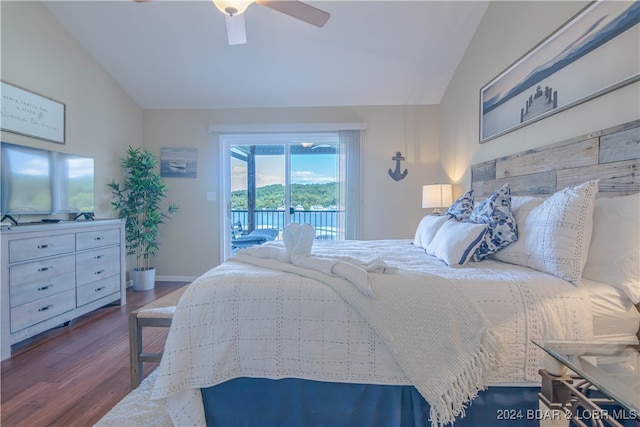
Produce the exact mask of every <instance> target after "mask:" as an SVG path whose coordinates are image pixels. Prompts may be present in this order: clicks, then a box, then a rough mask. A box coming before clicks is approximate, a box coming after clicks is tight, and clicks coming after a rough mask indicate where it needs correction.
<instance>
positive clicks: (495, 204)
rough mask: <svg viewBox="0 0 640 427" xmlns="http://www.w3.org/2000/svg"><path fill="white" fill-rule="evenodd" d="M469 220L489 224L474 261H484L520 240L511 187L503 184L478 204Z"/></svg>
mask: <svg viewBox="0 0 640 427" xmlns="http://www.w3.org/2000/svg"><path fill="white" fill-rule="evenodd" d="M469 221H471V222H474V223H476V224H487V225H488V226H489V228H487V233H486V234H485V235H484V239H483V240H482V242H481V243H480V246H479V247H478V249H476V252H475V253H474V254H473V257H472V258H471V260H472V261H477V262H478V261H482V260H484V259H486V258H487V257H488V256H489V255H491V254H493V253H496V252H498V251H499V250H500V249H502V248H504V247H506V246H507V245H509V244H511V243H513V242H515V241H516V240H518V229H517V227H516V220H515V218H514V217H513V213H512V212H511V188H510V187H509V184H505V185H503V186H502V187H501V188H500V189H499V190H498V191H496V192H495V193H493V194H492V195H491V196H489V197H487V198H486V199H485V200H483V201H482V202H480V203H478V204H476V206H475V207H474V208H473V212H471V216H470V217H469Z"/></svg>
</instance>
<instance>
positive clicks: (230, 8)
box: [212, 0, 253, 16]
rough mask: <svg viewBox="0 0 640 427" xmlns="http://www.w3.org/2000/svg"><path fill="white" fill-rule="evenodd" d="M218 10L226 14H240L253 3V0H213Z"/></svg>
mask: <svg viewBox="0 0 640 427" xmlns="http://www.w3.org/2000/svg"><path fill="white" fill-rule="evenodd" d="M212 1H213V4H215V5H216V7H217V8H218V10H219V11H220V12H222V13H224V14H225V15H229V16H232V15H239V14H241V13H243V12H244V11H245V10H247V8H248V7H249V6H250V5H251V3H253V0H212Z"/></svg>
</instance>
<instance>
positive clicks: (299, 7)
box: [256, 0, 331, 27]
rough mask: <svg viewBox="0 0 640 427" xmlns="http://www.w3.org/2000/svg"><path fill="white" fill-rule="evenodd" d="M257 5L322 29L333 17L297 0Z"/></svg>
mask: <svg viewBox="0 0 640 427" xmlns="http://www.w3.org/2000/svg"><path fill="white" fill-rule="evenodd" d="M256 3H257V4H260V5H262V6H266V7H268V8H270V9H273V10H277V11H278V12H282V13H284V14H285V15H289V16H292V17H294V18H296V19H299V20H301V21H304V22H306V23H308V24H311V25H315V26H316V27H322V26H323V25H324V24H326V22H327V21H328V20H329V17H331V15H330V14H329V13H327V12H325V11H324V10H320V9H318V8H316V7H313V6H311V5H309V4H306V3H303V2H301V1H295V0H284V1H282V0H256Z"/></svg>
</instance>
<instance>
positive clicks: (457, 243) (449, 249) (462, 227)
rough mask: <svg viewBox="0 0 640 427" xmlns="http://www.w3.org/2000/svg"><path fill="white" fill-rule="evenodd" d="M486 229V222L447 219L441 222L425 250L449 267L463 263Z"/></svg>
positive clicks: (480, 240)
mask: <svg viewBox="0 0 640 427" xmlns="http://www.w3.org/2000/svg"><path fill="white" fill-rule="evenodd" d="M486 231H487V225H486V224H474V223H472V222H458V221H456V220H455V219H449V220H448V221H446V222H445V223H444V224H442V227H440V229H439V230H438V232H437V233H436V235H435V236H434V237H433V240H432V241H431V243H429V244H428V245H427V247H426V249H425V250H426V252H427V254H429V255H433V256H435V257H438V258H440V259H441V260H442V261H444V262H445V263H446V264H447V265H448V266H449V267H458V266H461V265H465V264H466V263H467V261H469V258H471V255H473V253H474V252H475V250H476V249H477V248H478V246H479V245H480V242H482V239H483V237H484V235H485V233H486Z"/></svg>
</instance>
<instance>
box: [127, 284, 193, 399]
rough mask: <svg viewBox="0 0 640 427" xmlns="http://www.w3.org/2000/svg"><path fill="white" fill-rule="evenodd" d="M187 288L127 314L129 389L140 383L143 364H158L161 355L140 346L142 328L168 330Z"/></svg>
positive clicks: (184, 287)
mask: <svg viewBox="0 0 640 427" xmlns="http://www.w3.org/2000/svg"><path fill="white" fill-rule="evenodd" d="M185 289H187V286H183V287H182V288H180V289H178V290H175V291H173V292H171V293H169V294H167V295H165V296H163V297H162V298H158V299H157V300H155V301H153V302H151V303H149V304H147V305H145V306H143V307H140V308H139V309H138V310H135V311H132V312H131V313H129V359H130V364H131V367H130V369H131V388H132V389H134V388H137V387H138V386H139V385H140V383H141V382H142V374H143V369H142V368H143V367H142V364H143V363H144V362H153V363H160V360H161V359H162V353H145V352H144V351H143V348H142V347H143V346H142V328H143V327H145V326H149V327H156V328H168V327H169V326H171V320H172V319H173V313H174V312H175V310H176V305H177V304H178V300H179V299H180V297H181V296H182V294H183V293H184V291H185Z"/></svg>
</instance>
